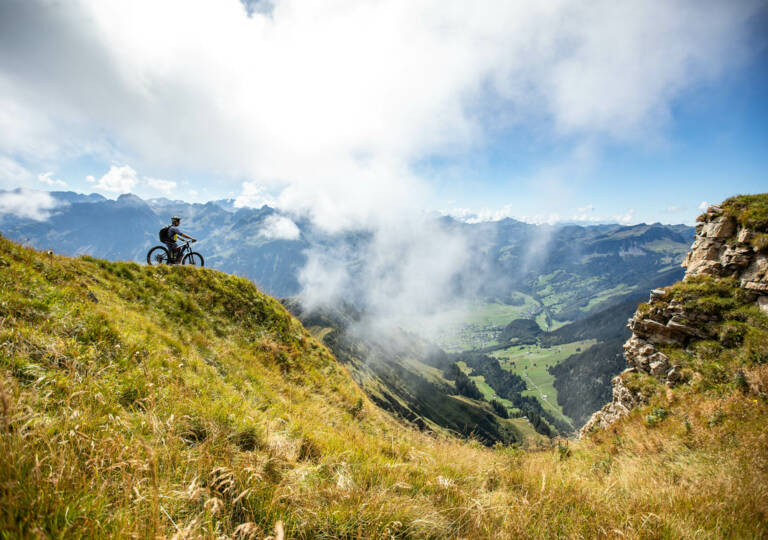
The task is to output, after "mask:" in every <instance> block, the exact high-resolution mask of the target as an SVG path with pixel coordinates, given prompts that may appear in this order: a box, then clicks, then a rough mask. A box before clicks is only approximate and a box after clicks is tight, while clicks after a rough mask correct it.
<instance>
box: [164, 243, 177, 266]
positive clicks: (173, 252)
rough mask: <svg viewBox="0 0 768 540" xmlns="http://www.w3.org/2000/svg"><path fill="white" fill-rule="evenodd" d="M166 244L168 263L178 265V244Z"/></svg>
mask: <svg viewBox="0 0 768 540" xmlns="http://www.w3.org/2000/svg"><path fill="white" fill-rule="evenodd" d="M164 244H165V247H167V248H168V259H169V260H168V262H169V263H171V264H176V259H177V254H178V250H179V246H177V245H176V242H164Z"/></svg>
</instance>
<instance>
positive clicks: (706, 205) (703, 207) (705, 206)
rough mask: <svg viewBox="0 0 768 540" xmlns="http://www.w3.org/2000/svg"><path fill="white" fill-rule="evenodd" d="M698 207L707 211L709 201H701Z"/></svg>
mask: <svg viewBox="0 0 768 540" xmlns="http://www.w3.org/2000/svg"><path fill="white" fill-rule="evenodd" d="M698 208H699V210H701V211H702V212H706V211H707V208H709V203H708V202H707V201H701V203H700V204H699V206H698Z"/></svg>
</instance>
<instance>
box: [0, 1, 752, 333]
mask: <svg viewBox="0 0 768 540" xmlns="http://www.w3.org/2000/svg"><path fill="white" fill-rule="evenodd" d="M762 5H763V3H762V2H760V1H759V0H754V1H752V0H742V1H737V2H723V1H720V0H647V1H643V2H615V1H613V0H589V1H586V2H578V1H566V0H549V1H542V2H510V1H506V0H499V1H491V0H488V1H478V2H466V1H463V0H390V1H387V2H382V1H380V0H333V1H331V2H310V1H305V0H270V1H269V2H266V3H262V2H247V3H246V4H245V5H244V4H243V3H241V2H240V1H238V0H198V1H194V2H190V1H188V0H165V1H163V2H156V1H152V0H130V1H118V0H71V1H68V2H50V1H47V0H26V1H23V2H1V3H0V173H2V174H4V175H6V176H14V175H22V174H23V173H24V168H23V167H21V165H19V164H21V163H27V162H32V161H38V162H44V163H55V162H57V161H58V160H66V159H74V158H76V157H78V156H97V157H98V158H99V159H101V160H102V161H103V162H107V163H131V164H132V165H134V166H135V167H136V168H137V169H138V170H151V171H164V170H169V171H174V172H176V173H179V172H180V171H181V172H182V173H183V172H184V171H190V172H192V173H195V174H204V175H208V176H209V177H211V178H216V179H217V180H218V181H224V182H229V183H230V184H231V185H232V188H233V190H236V192H237V193H240V195H239V196H237V198H236V201H235V206H260V205H262V204H270V205H272V206H276V207H278V208H280V209H281V210H283V211H285V212H287V214H288V215H293V216H294V217H295V215H301V216H306V217H309V218H310V219H311V220H312V222H313V223H314V224H315V225H316V226H318V227H319V228H321V229H324V230H325V231H328V232H336V233H338V232H339V231H343V230H348V229H351V228H357V229H364V230H366V231H368V233H369V234H370V235H371V238H372V240H371V242H370V244H369V245H370V248H366V250H365V251H364V252H362V253H360V252H358V251H356V250H355V248H354V244H353V243H352V244H350V245H349V246H348V250H347V251H346V252H345V253H327V252H325V253H321V252H312V253H309V262H308V265H307V266H306V268H305V269H304V271H303V273H302V282H303V283H304V285H305V290H306V291H307V298H306V299H307V301H309V302H310V303H320V302H321V301H325V300H328V299H330V298H333V297H336V296H338V295H341V294H348V293H349V292H350V291H352V292H354V293H355V294H356V295H357V296H359V297H362V298H363V299H364V300H365V302H366V304H367V305H369V306H372V307H373V309H375V311H376V312H377V313H378V314H380V316H381V317H382V318H384V319H386V318H389V317H393V316H394V315H395V314H399V315H405V316H409V315H413V314H417V313H418V314H439V313H440V312H441V311H442V310H443V309H444V308H446V306H447V305H448V304H450V303H451V301H452V300H453V299H455V295H454V293H455V291H454V284H455V283H454V282H455V280H456V279H457V276H459V275H460V274H461V273H462V271H463V269H464V268H465V265H466V264H467V252H468V250H467V246H468V241H467V239H466V238H465V237H463V236H462V235H461V234H458V233H456V232H455V231H448V230H445V229H442V228H440V227H436V226H435V225H434V223H433V222H430V220H424V219H420V212H421V211H422V209H423V208H424V207H425V206H426V201H428V200H430V198H431V197H432V196H433V193H432V189H433V186H432V185H431V184H430V182H429V181H427V180H426V179H425V178H424V177H422V176H420V174H419V172H418V167H417V164H418V163H419V162H423V161H428V160H430V159H433V158H440V157H442V156H461V155H463V154H471V153H472V152H473V151H474V150H476V149H477V148H481V147H484V146H486V145H487V144H488V143H489V142H494V141H495V142H497V143H498V142H499V141H501V140H503V138H504V135H505V134H506V133H509V132H510V130H521V131H523V132H524V133H528V134H530V135H531V136H532V137H544V138H547V139H550V140H554V141H556V142H558V143H562V144H564V145H566V146H567V145H575V146H579V145H586V146H589V147H599V146H600V145H601V144H603V143H611V144H614V143H616V142H619V143H624V142H628V141H629V142H636V141H645V140H647V139H649V138H650V139H653V138H654V137H657V136H658V135H659V133H663V130H664V128H665V126H666V125H667V124H668V122H669V120H670V117H671V115H672V112H671V111H672V110H673V107H674V105H675V103H676V100H679V99H681V98H683V97H684V96H685V93H686V91H688V90H689V89H691V88H694V87H696V86H697V85H701V84H704V83H706V82H707V81H710V80H713V79H716V78H717V77H719V76H721V75H722V74H723V73H724V72H725V71H726V70H727V69H728V68H729V66H732V65H734V64H738V62H739V61H740V59H742V58H744V57H745V56H746V55H747V54H748V52H749V47H750V41H749V40H750V32H749V23H750V19H751V17H753V16H754V15H755V14H756V13H757V12H758V11H759V10H760V9H761V6H762ZM577 153H578V152H577ZM14 166H17V167H14ZM51 168H52V167H49V166H46V167H45V168H44V169H43V170H49V169H51ZM153 174H159V175H162V173H161V172H158V173H153ZM47 178H49V179H51V178H52V177H47ZM545 181H547V179H546V178H543V179H542V182H545ZM93 182H94V183H95V184H96V186H97V187H98V188H99V189H100V190H102V191H105V192H108V193H120V192H125V191H130V190H131V189H134V188H136V186H138V185H140V184H141V182H146V185H149V186H151V187H154V188H156V189H159V190H161V191H163V192H165V193H169V192H170V191H171V190H172V189H173V187H174V186H172V185H171V184H172V183H171V182H169V181H162V180H157V179H152V178H144V179H142V178H140V177H139V176H138V175H137V173H136V171H135V170H134V169H133V168H132V167H129V166H127V165H122V166H117V165H116V166H113V167H112V168H111V169H110V170H109V171H108V172H107V173H106V174H104V175H103V176H102V177H101V178H99V179H98V180H97V179H96V178H93ZM5 204H7V208H12V207H13V208H22V206H23V205H21V206H20V204H19V201H18V200H16V201H15V202H14V201H11V202H7V203H5ZM459 204H461V202H460V203H459ZM35 209H36V210H35ZM17 211H28V212H29V215H33V214H36V213H37V214H36V215H44V213H45V211H46V207H45V203H42V204H37V206H34V205H33V206H30V207H29V209H28V210H17ZM633 212H634V211H632V210H630V211H629V212H628V213H626V214H624V215H620V216H617V219H619V220H620V221H628V220H631V219H632V216H633ZM582 214H583V215H584V216H585V218H589V217H590V216H591V215H592V211H591V210H589V211H588V212H587V211H585V212H583V213H582ZM507 215H512V209H511V208H510V207H505V208H503V209H501V210H498V211H489V212H488V215H481V216H476V219H478V220H481V221H482V220H486V219H501V218H502V217H505V216H507ZM580 215H581V214H580ZM557 219H559V216H556V215H551V216H537V217H535V220H539V221H540V222H544V223H546V222H551V221H553V220H557ZM291 223H292V222H291ZM294 226H295V225H294ZM265 234H270V235H273V237H286V236H291V235H295V231H294V230H293V228H291V226H290V224H288V223H287V222H274V223H271V224H268V226H267V228H266V229H265ZM542 242H544V243H545V241H544V240H542ZM340 261H343V262H344V264H343V265H342V264H340ZM350 268H353V269H355V273H354V275H355V276H356V278H355V279H358V278H359V279H360V281H359V282H355V281H354V280H352V279H350V272H349V269H350ZM321 296H322V297H326V298H320V297H321ZM404 306H405V308H404ZM404 309H405V311H404Z"/></svg>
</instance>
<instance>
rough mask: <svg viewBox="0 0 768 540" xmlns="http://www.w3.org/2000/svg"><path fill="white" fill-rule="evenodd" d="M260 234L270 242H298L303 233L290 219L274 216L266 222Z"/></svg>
mask: <svg viewBox="0 0 768 540" xmlns="http://www.w3.org/2000/svg"><path fill="white" fill-rule="evenodd" d="M260 234H261V236H263V237H264V238H267V239H269V240H297V239H298V238H299V236H301V231H299V227H298V226H297V225H296V224H295V223H294V222H293V221H291V220H290V219H289V218H287V217H285V216H279V215H274V214H273V215H271V216H269V217H267V218H266V219H265V220H264V226H263V228H262V229H261V231H260Z"/></svg>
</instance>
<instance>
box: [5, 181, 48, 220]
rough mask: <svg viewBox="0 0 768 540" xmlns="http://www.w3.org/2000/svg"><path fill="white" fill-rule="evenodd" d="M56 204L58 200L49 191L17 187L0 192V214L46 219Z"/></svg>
mask: <svg viewBox="0 0 768 540" xmlns="http://www.w3.org/2000/svg"><path fill="white" fill-rule="evenodd" d="M56 206H57V202H56V200H55V199H54V198H53V197H52V196H51V195H50V193H48V192H47V191H35V190H31V189H16V190H14V191H5V192H2V193H0V215H3V214H12V215H14V216H17V217H20V218H26V219H34V220H35V221H45V220H46V219H48V218H49V217H50V215H51V211H52V210H53V209H54V208H56Z"/></svg>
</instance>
